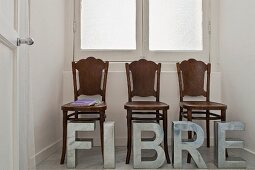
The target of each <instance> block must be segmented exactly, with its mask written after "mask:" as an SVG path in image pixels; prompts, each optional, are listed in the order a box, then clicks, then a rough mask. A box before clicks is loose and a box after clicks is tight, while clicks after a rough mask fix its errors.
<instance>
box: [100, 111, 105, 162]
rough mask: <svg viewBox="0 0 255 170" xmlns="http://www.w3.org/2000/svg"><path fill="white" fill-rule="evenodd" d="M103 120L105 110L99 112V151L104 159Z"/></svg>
mask: <svg viewBox="0 0 255 170" xmlns="http://www.w3.org/2000/svg"><path fill="white" fill-rule="evenodd" d="M104 121H105V112H100V138H101V152H102V156H103V159H104Z"/></svg>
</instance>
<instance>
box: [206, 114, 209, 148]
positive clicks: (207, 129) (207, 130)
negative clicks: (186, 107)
mask: <svg viewBox="0 0 255 170" xmlns="http://www.w3.org/2000/svg"><path fill="white" fill-rule="evenodd" d="M206 137H207V139H206V140H207V147H208V148H209V147H210V113H209V110H206Z"/></svg>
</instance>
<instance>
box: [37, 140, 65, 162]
mask: <svg viewBox="0 0 255 170" xmlns="http://www.w3.org/2000/svg"><path fill="white" fill-rule="evenodd" d="M61 141H62V139H59V140H58V141H56V142H54V143H53V144H51V145H49V146H47V147H45V148H44V149H42V150H41V151H40V152H38V153H36V154H35V162H36V165H38V164H39V163H40V162H42V161H43V160H45V159H47V158H48V157H49V156H50V155H52V154H53V153H55V152H56V151H57V150H58V149H59V148H60V146H61Z"/></svg>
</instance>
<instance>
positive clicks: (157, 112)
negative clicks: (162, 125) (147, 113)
mask: <svg viewBox="0 0 255 170" xmlns="http://www.w3.org/2000/svg"><path fill="white" fill-rule="evenodd" d="M156 119H157V123H159V110H157V111H156Z"/></svg>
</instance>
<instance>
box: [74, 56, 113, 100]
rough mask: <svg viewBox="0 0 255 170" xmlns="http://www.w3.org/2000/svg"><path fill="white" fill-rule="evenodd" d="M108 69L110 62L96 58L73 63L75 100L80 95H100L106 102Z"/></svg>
mask: <svg viewBox="0 0 255 170" xmlns="http://www.w3.org/2000/svg"><path fill="white" fill-rule="evenodd" d="M108 67H109V62H108V61H106V62H104V61H102V60H100V59H96V58H94V57H88V58H87V59H81V60H79V61H78V62H72V72H73V85H74V100H77V99H78V97H79V96H80V95H100V96H102V101H105V93H106V82H107V75H108ZM77 73H78V79H79V81H77ZM78 82H79V89H78V85H77V84H78Z"/></svg>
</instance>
